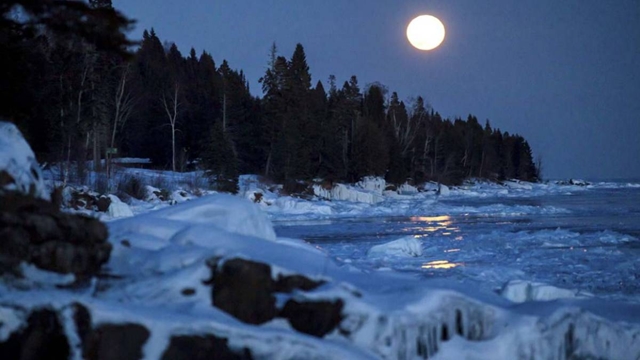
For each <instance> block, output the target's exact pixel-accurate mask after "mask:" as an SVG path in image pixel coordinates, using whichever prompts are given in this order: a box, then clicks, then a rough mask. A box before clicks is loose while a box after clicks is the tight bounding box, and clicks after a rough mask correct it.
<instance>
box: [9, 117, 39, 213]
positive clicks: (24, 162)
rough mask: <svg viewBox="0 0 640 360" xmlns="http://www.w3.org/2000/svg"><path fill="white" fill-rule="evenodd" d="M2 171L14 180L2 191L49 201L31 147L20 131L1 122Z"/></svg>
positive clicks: (12, 125)
mask: <svg viewBox="0 0 640 360" xmlns="http://www.w3.org/2000/svg"><path fill="white" fill-rule="evenodd" d="M0 171H6V172H7V173H8V175H9V176H11V177H12V178H13V180H14V181H12V182H11V183H9V184H6V185H3V188H2V189H0V190H9V191H17V192H21V193H23V194H30V193H32V192H33V195H34V196H36V197H39V198H41V199H45V200H48V199H49V193H48V192H47V190H46V188H45V185H44V182H43V178H42V171H41V170H40V166H38V162H37V161H36V156H35V155H34V153H33V151H32V150H31V147H29V144H27V142H26V141H25V139H24V137H23V136H22V133H20V130H18V128H17V127H16V126H15V125H14V124H11V123H8V122H4V121H0Z"/></svg>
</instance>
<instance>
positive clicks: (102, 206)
mask: <svg viewBox="0 0 640 360" xmlns="http://www.w3.org/2000/svg"><path fill="white" fill-rule="evenodd" d="M109 205H111V198H110V197H108V196H104V195H102V196H100V198H99V199H98V201H97V202H96V206H97V207H98V211H100V212H107V210H109Z"/></svg>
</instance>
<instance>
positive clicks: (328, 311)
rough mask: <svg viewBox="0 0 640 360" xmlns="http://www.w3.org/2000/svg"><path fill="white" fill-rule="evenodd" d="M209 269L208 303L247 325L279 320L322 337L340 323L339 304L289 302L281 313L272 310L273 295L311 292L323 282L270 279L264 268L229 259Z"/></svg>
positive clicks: (298, 277) (302, 278)
mask: <svg viewBox="0 0 640 360" xmlns="http://www.w3.org/2000/svg"><path fill="white" fill-rule="evenodd" d="M209 266H210V267H211V269H212V284H213V290H212V303H213V305H214V306H215V307H217V308H219V309H221V310H223V311H225V312H227V313H229V314H231V315H233V316H234V317H236V318H237V319H239V320H241V321H243V322H246V323H249V324H262V323H265V322H267V321H270V320H272V319H274V318H275V317H283V318H286V319H288V320H289V323H290V324H291V326H292V327H293V328H294V329H296V330H298V331H300V332H303V333H306V334H310V335H314V336H318V337H322V336H324V335H326V334H327V333H329V332H331V331H332V330H333V329H335V328H336V327H337V326H338V325H339V324H340V322H341V321H342V308H343V305H344V303H343V301H342V300H337V301H299V300H289V301H287V303H286V304H285V306H284V308H283V309H282V311H279V309H277V307H276V298H275V294H276V293H283V294H288V293H292V292H294V291H311V290H313V289H316V288H317V287H319V286H320V285H322V284H323V283H324V282H322V281H314V280H311V279H309V278H307V277H305V276H303V275H290V276H282V275H279V276H278V279H277V280H273V279H272V277H271V267H270V266H269V265H267V264H263V263H259V262H255V261H251V260H244V259H237V258H236V259H229V260H227V261H224V262H223V263H222V264H221V265H219V261H216V260H214V261H210V262H209Z"/></svg>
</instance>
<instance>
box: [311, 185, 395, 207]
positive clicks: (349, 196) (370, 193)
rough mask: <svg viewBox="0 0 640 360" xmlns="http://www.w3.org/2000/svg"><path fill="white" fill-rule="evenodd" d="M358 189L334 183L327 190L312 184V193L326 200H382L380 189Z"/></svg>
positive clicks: (374, 201)
mask: <svg viewBox="0 0 640 360" xmlns="http://www.w3.org/2000/svg"><path fill="white" fill-rule="evenodd" d="M383 190H384V188H383V189H382V190H381V191H380V192H378V191H377V190H366V189H360V188H356V187H353V186H348V185H344V184H335V185H334V186H333V188H331V190H327V189H325V188H323V187H322V186H320V185H314V186H313V193H314V194H315V195H316V196H317V197H320V198H323V199H327V200H344V201H351V202H361V203H367V204H375V203H379V202H382V201H384V197H383V196H382V191H383Z"/></svg>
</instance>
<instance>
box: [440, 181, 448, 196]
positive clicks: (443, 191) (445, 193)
mask: <svg viewBox="0 0 640 360" xmlns="http://www.w3.org/2000/svg"><path fill="white" fill-rule="evenodd" d="M438 195H442V196H449V195H451V190H449V187H448V186H447V185H443V184H439V185H438Z"/></svg>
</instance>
